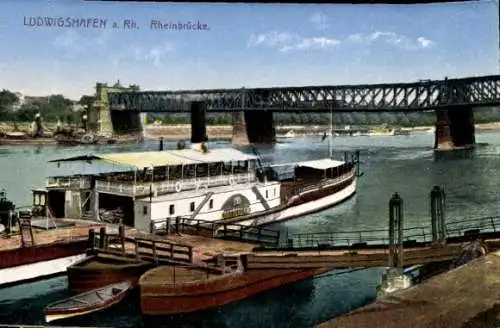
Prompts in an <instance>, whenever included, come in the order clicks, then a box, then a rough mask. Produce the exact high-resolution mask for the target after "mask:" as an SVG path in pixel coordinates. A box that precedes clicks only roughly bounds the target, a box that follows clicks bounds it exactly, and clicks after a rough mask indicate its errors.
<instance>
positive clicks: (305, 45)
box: [247, 32, 340, 52]
mask: <svg viewBox="0 0 500 328" xmlns="http://www.w3.org/2000/svg"><path fill="white" fill-rule="evenodd" d="M339 44H340V41H339V40H336V39H332V38H327V37H302V36H300V35H297V34H291V33H287V32H269V33H262V34H258V35H255V34H253V35H251V36H250V39H249V40H248V44H247V45H248V47H259V46H261V47H268V48H278V49H279V50H280V51H283V52H287V51H291V50H314V49H327V48H330V47H333V46H337V45H339Z"/></svg>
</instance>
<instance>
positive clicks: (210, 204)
mask: <svg viewBox="0 0 500 328" xmlns="http://www.w3.org/2000/svg"><path fill="white" fill-rule="evenodd" d="M213 207H214V200H213V199H210V202H208V208H210V209H212V208H213Z"/></svg>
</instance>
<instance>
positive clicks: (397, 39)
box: [347, 31, 435, 50]
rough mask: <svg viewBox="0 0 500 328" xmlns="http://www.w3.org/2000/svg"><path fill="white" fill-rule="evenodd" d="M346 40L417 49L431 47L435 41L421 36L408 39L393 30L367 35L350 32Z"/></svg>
mask: <svg viewBox="0 0 500 328" xmlns="http://www.w3.org/2000/svg"><path fill="white" fill-rule="evenodd" d="M347 41H349V42H353V43H360V44H365V45H370V44H372V43H377V42H378V43H386V44H389V45H391V46H394V47H397V48H401V49H405V50H418V49H425V48H430V47H432V46H433V45H434V44H435V42H433V41H431V40H429V39H427V38H425V37H423V36H421V37H418V38H416V39H410V38H409V37H407V36H405V35H400V34H397V33H395V32H382V31H376V32H373V33H371V34H368V35H362V34H351V35H349V36H348V37H347Z"/></svg>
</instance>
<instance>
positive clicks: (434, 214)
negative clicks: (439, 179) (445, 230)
mask: <svg viewBox="0 0 500 328" xmlns="http://www.w3.org/2000/svg"><path fill="white" fill-rule="evenodd" d="M439 193H440V189H439V187H438V186H434V188H432V189H431V192H430V197H429V198H430V202H431V229H432V243H433V244H434V243H436V242H437V240H438V239H439V236H438V209H437V203H438V201H439Z"/></svg>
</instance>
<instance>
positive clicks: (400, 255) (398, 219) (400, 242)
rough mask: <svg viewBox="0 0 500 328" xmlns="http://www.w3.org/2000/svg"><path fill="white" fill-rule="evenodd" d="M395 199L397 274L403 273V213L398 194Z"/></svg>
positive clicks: (401, 201) (401, 202)
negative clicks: (397, 247) (397, 246)
mask: <svg viewBox="0 0 500 328" xmlns="http://www.w3.org/2000/svg"><path fill="white" fill-rule="evenodd" d="M394 196H395V197H397V198H395V199H396V201H397V202H396V209H397V211H396V224H397V228H398V245H399V249H398V258H397V268H398V271H399V274H402V273H403V260H404V259H403V255H404V247H403V246H404V235H403V234H404V224H403V222H404V211H403V199H402V198H401V197H399V194H395V195H394Z"/></svg>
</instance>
